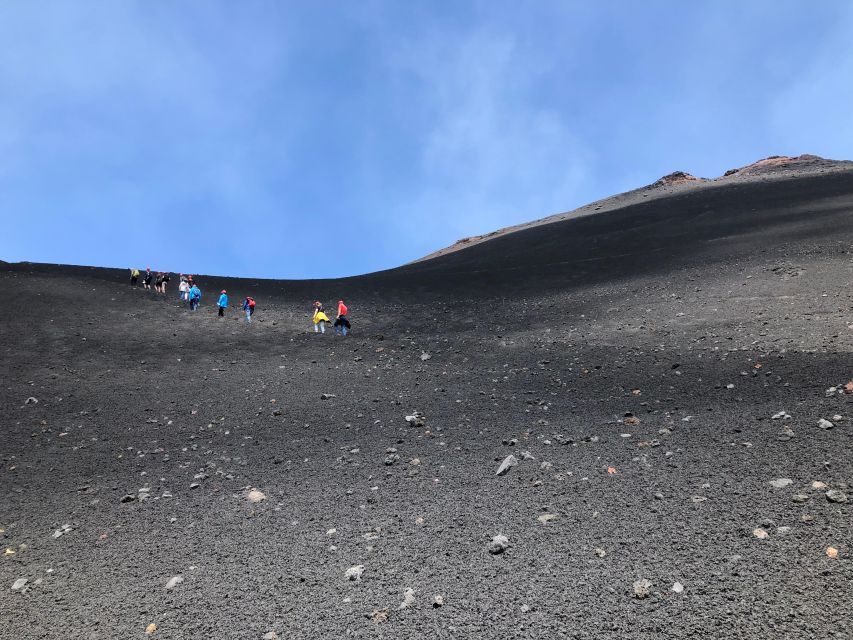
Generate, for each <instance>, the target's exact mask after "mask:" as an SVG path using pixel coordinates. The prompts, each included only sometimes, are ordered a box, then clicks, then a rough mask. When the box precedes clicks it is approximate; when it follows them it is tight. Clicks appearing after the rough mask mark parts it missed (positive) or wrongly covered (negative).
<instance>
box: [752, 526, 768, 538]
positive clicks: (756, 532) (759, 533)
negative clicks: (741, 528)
mask: <svg viewBox="0 0 853 640" xmlns="http://www.w3.org/2000/svg"><path fill="white" fill-rule="evenodd" d="M752 535H754V536H755V537H756V538H758V539H759V540H766V539H767V538H769V537H770V534H769V533H767V531H765V530H764V529H762V528H761V527H757V528H755V529H753V530H752Z"/></svg>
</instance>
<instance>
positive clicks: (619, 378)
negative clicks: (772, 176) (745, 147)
mask: <svg viewBox="0 0 853 640" xmlns="http://www.w3.org/2000/svg"><path fill="white" fill-rule="evenodd" d="M851 277H853V173H843V172H842V173H837V174H834V175H826V176H812V177H807V178H802V179H797V180H787V181H780V182H775V183H772V184H766V183H755V184H738V185H734V186H732V187H731V188H726V189H722V188H718V189H713V190H699V191H696V192H691V193H685V194H679V195H674V196H672V197H669V198H663V199H658V200H656V201H654V202H649V203H642V204H638V205H634V206H632V207H627V208H623V209H618V210H615V211H611V212H602V213H600V214H597V215H593V216H588V217H585V218H581V219H578V220H569V221H566V222H558V223H555V224H551V225H544V226H539V227H534V228H531V229H528V230H525V231H520V232H517V233H514V234H509V235H506V236H503V237H500V238H496V239H494V240H492V241H489V242H485V243H482V244H479V245H477V246H474V247H471V248H469V249H466V250H464V251H459V252H455V253H452V254H448V255H446V256H443V257H441V258H438V259H435V260H431V261H427V262H421V263H416V264H414V265H408V266H406V267H404V268H401V269H399V270H394V271H390V272H384V273H379V274H373V275H370V276H365V277H362V278H354V279H347V280H343V281H338V282H329V281H324V282H316V283H288V282H271V281H252V280H243V281H237V280H228V279H225V278H217V277H212V276H211V277H204V278H201V279H200V280H201V284H202V286H203V290H204V292H205V298H204V300H203V303H204V306H203V307H202V308H201V309H200V310H199V311H198V312H197V313H196V314H190V313H189V312H188V311H187V310H186V309H184V308H183V306H178V305H177V304H176V301H175V298H176V297H177V293H176V287H175V286H174V285H175V284H176V283H175V281H174V280H173V281H172V283H171V284H172V291H171V292H170V293H169V295H168V299H167V300H164V299H162V298H159V297H157V296H155V295H154V294H150V293H148V292H144V291H142V290H132V289H130V287H129V286H128V285H127V284H126V272H120V271H112V270H99V269H86V268H77V267H61V268H60V267H52V266H45V265H3V266H2V270H0V295H2V299H3V301H4V304H3V307H2V309H3V310H2V312H0V313H2V318H0V320H2V321H0V337H2V343H0V344H2V351H0V367H2V369H0V371H2V380H3V384H2V389H0V402H2V420H3V422H2V428H3V431H2V441H0V442H2V444H0V447H2V449H0V451H2V471H0V474H2V475H0V483H2V484H0V489H2V493H0V498H1V499H0V528H2V529H3V530H4V533H2V534H0V536H2V538H3V541H2V542H3V548H4V549H5V548H8V549H10V550H12V551H15V553H14V554H10V555H5V556H3V557H2V558H0V636H2V637H3V638H143V637H146V636H145V628H146V626H147V625H149V624H151V623H154V624H156V625H157V631H156V633H155V635H154V636H153V637H155V638H258V639H260V638H261V637H262V636H263V635H264V634H266V633H268V632H270V631H275V632H277V633H278V635H279V637H280V638H343V637H361V638H374V637H381V638H558V637H567V638H596V639H600V638H762V639H766V638H850V637H853V621H851V616H850V603H851V602H853V583H851V578H853V563H851V558H853V533H851V528H850V527H851V518H850V509H851V507H850V504H851V503H850V502H848V503H832V502H829V501H828V500H827V498H826V497H825V495H824V494H825V492H826V490H827V489H815V488H813V487H812V482H813V481H819V482H823V483H826V484H827V485H828V488H830V489H831V488H835V489H841V490H842V491H843V492H844V493H851V494H853V491H848V489H847V485H848V483H851V482H853V454H851V442H853V411H851V399H853V396H851V395H845V394H843V393H841V392H840V390H839V391H836V392H831V393H828V392H827V389H829V388H830V387H835V386H838V385H843V384H844V383H846V382H848V381H849V380H851V379H853V361H851V357H850V354H851V351H853V312H852V311H851V308H853V304H851V300H853V292H851V287H850V285H851ZM223 286H224V287H226V288H228V289H229V292H230V293H231V294H232V302H235V301H237V300H239V298H240V296H241V295H242V294H245V293H253V294H255V296H256V297H257V299H258V311H257V314H256V322H255V323H253V324H252V325H251V326H246V325H245V324H244V323H243V322H242V321H241V314H239V313H238V312H237V311H233V310H232V311H230V312H229V315H228V317H227V318H225V319H219V318H217V317H216V315H215V310H214V306H213V305H214V302H215V297H216V296H215V295H214V294H215V292H216V291H218V290H219V289H220V288H222V287H223ZM341 295H343V296H344V297H345V298H346V299H347V301H348V303H349V304H350V308H351V317H352V321H353V324H354V328H355V333H354V335H353V336H351V337H349V338H347V339H341V338H337V337H335V336H333V335H330V334H327V335H326V336H315V335H314V334H313V333H312V334H308V333H306V329H307V328H308V323H309V319H308V316H309V310H310V304H311V301H312V300H313V299H314V298H316V297H322V298H323V299H324V300H325V302H326V304H327V306H328V307H332V306H333V303H334V301H336V300H337V299H338V297H340V296H341ZM383 337H384V339H383ZM423 353H427V354H429V355H430V356H431V357H430V358H429V359H426V360H422V354H423ZM729 385H734V386H733V387H732V388H729ZM636 389H639V392H638V393H635V392H634V391H633V390H636ZM323 394H334V397H330V398H327V399H323ZM30 396H33V397H35V398H37V399H38V403H37V404H30V405H26V404H25V401H26V400H27V398H28V397H30ZM416 410H417V411H420V412H422V413H423V414H424V415H425V423H424V425H423V426H412V425H409V424H407V422H406V420H405V416H406V415H410V414H412V413H413V412H414V411H416ZM783 410H784V411H787V412H788V414H790V416H791V418H790V419H787V420H785V419H776V420H773V419H771V416H773V415H774V414H776V413H777V412H780V411H783ZM279 412H280V414H279V415H277V413H279ZM626 413H631V414H633V415H635V416H636V418H638V419H639V423H638V424H626V423H625V418H626ZM836 414H838V415H841V416H842V419H841V420H836V419H834V418H833V416H835V415H836ZM821 418H825V419H828V420H830V421H833V422H835V423H836V426H835V427H834V428H833V429H830V430H824V429H821V428H819V427H818V424H817V423H818V420H819V419H821ZM628 422H629V423H630V422H633V421H632V420H628ZM787 427H789V428H790V430H792V431H793V434H794V435H793V437H790V436H786V435H784V430H785V429H786V428H787ZM623 434H630V435H629V436H627V437H623ZM511 439H517V440H518V442H517V444H514V445H512V444H504V442H509V441H510V440H511ZM389 448H394V449H396V450H397V451H396V453H397V455H399V461H396V462H394V464H391V465H386V464H385V460H386V456H388V455H389V454H388V449H389ZM522 451H529V452H530V453H531V454H532V455H533V456H534V457H535V460H522V459H521V458H522V454H521V452H522ZM510 453H512V454H514V455H515V456H516V457H518V458H519V460H520V463H519V465H518V466H516V467H514V468H513V469H511V470H510V472H509V473H508V474H507V475H505V476H502V477H496V476H495V471H496V469H497V467H498V465H499V463H500V461H501V460H502V459H503V458H504V457H505V456H507V455H509V454H510ZM414 459H417V460H418V461H419V464H414V463H413V462H412V461H413V460H414ZM392 461H393V459H392ZM543 463H549V464H547V465H544V466H543ZM608 467H613V468H615V469H616V473H615V474H609V473H608ZM781 478H788V479H791V480H792V482H791V484H790V485H788V486H786V487H784V488H773V487H772V486H771V485H770V484H769V482H770V481H771V480H776V479H781ZM193 483H197V484H198V486H197V487H196V488H192V485H193ZM253 487H254V488H257V489H259V490H261V491H262V492H264V493H265V494H266V499H265V500H264V501H262V502H259V503H256V504H253V503H250V502H249V501H248V500H247V497H246V495H247V492H248V490H249V488H253ZM142 488H148V489H149V490H150V491H149V492H148V494H149V496H150V497H148V498H147V499H144V500H141V499H140V497H141V496H140V495H139V490H140V489H142ZM143 493H144V492H143ZM656 494H659V495H658V496H657V497H656ZM796 494H803V495H804V496H807V498H806V501H805V502H802V503H798V502H794V501H793V496H794V495H796ZM125 495H132V496H134V497H135V498H136V499H134V500H133V501H131V502H127V503H123V502H122V501H121V500H122V497H123V496H125ZM851 498H853V496H851ZM544 514H553V515H555V516H556V518H554V519H553V520H551V521H549V522H547V523H545V524H542V523H541V522H540V521H539V519H538V518H539V516H541V515H544ZM806 516H809V517H810V520H809V519H808V518H806V519H807V520H809V521H808V522H804V520H803V518H804V517H806ZM66 524H67V525H70V526H71V528H72V530H70V531H69V532H67V533H64V534H63V535H61V536H60V537H57V538H54V537H53V535H54V531H56V530H59V529H61V527H62V526H63V525H66ZM759 527H760V528H762V529H764V530H766V531H767V533H768V534H769V537H767V538H766V539H759V538H757V537H756V536H755V535H754V534H753V531H754V530H755V529H757V528H759ZM786 528H789V529H786ZM330 529H335V530H336V532H335V533H333V534H331V535H329V534H328V533H327V531H329V530H330ZM498 534H504V535H506V536H507V537H508V538H509V541H510V545H511V546H510V547H509V549H508V550H507V551H506V552H505V553H503V554H501V555H490V554H489V553H488V551H487V550H486V546H487V543H488V542H489V541H490V540H491V538H492V537H493V536H495V535H498ZM828 547H834V548H836V549H837V550H838V557H837V558H830V557H828V555H827V548H828ZM597 549H600V550H603V551H604V555H603V556H602V555H601V554H600V553H597V552H596V550H597ZM354 565H363V566H364V573H363V576H362V579H361V580H360V581H358V582H356V581H348V580H347V579H346V578H345V575H344V574H345V572H346V570H347V569H348V568H349V567H351V566H354ZM177 575H180V576H182V577H183V582H182V583H181V584H178V585H177V586H176V587H175V588H174V589H172V590H171V591H167V590H166V588H165V586H166V583H167V582H168V581H169V579H170V578H172V577H173V576H177ZM19 578H26V579H28V583H27V584H26V586H25V587H24V588H23V589H22V590H20V591H12V590H11V589H10V587H11V586H12V584H13V583H14V582H15V581H16V580H18V579H19ZM640 579H647V580H649V581H650V582H651V593H650V595H649V596H648V597H647V598H645V599H638V598H636V597H634V592H633V586H632V585H633V583H634V582H635V581H636V580H640ZM675 582H680V583H681V584H683V586H684V592H683V593H680V594H677V593H674V592H673V591H672V590H671V588H672V586H673V584H674V583H675ZM406 589H414V592H415V593H414V603H413V604H412V605H411V606H409V607H407V608H405V609H398V607H399V606H400V604H401V603H402V602H403V601H404V592H405V591H406ZM436 595H441V596H442V597H443V600H444V605H443V606H441V607H439V608H435V607H433V605H432V603H433V598H434V596H436ZM382 610H387V611H388V613H387V619H384V614H382V613H380V614H378V615H376V616H375V617H372V615H373V614H374V612H377V611H378V612H382Z"/></svg>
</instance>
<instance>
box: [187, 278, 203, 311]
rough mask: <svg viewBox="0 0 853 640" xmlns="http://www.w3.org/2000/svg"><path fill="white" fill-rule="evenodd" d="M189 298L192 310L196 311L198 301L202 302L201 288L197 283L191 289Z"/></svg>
mask: <svg viewBox="0 0 853 640" xmlns="http://www.w3.org/2000/svg"><path fill="white" fill-rule="evenodd" d="M189 300H190V311H195V310H196V309H198V303H199V302H201V289H199V288H198V285H197V284H194V285H193V286H192V288H191V289H190V293H189Z"/></svg>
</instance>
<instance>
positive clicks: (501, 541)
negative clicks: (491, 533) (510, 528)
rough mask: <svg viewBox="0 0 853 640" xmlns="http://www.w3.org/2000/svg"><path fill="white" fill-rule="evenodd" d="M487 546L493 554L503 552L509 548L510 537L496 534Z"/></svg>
mask: <svg viewBox="0 0 853 640" xmlns="http://www.w3.org/2000/svg"><path fill="white" fill-rule="evenodd" d="M486 548H487V549H488V550H489V553H491V554H492V555H497V554H499V553H503V552H504V551H506V550H507V549H508V548H509V538H507V537H506V536H504V535H496V536H495V537H494V538H492V541H491V542H489V544H488V545H487V547H486Z"/></svg>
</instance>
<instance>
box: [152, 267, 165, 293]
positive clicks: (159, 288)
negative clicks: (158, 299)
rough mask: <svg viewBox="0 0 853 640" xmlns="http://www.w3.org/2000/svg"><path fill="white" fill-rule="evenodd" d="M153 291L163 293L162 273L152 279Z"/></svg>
mask: <svg viewBox="0 0 853 640" xmlns="http://www.w3.org/2000/svg"><path fill="white" fill-rule="evenodd" d="M154 291H156V292H157V293H163V272H162V271H159V272H157V277H156V278H154Z"/></svg>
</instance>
